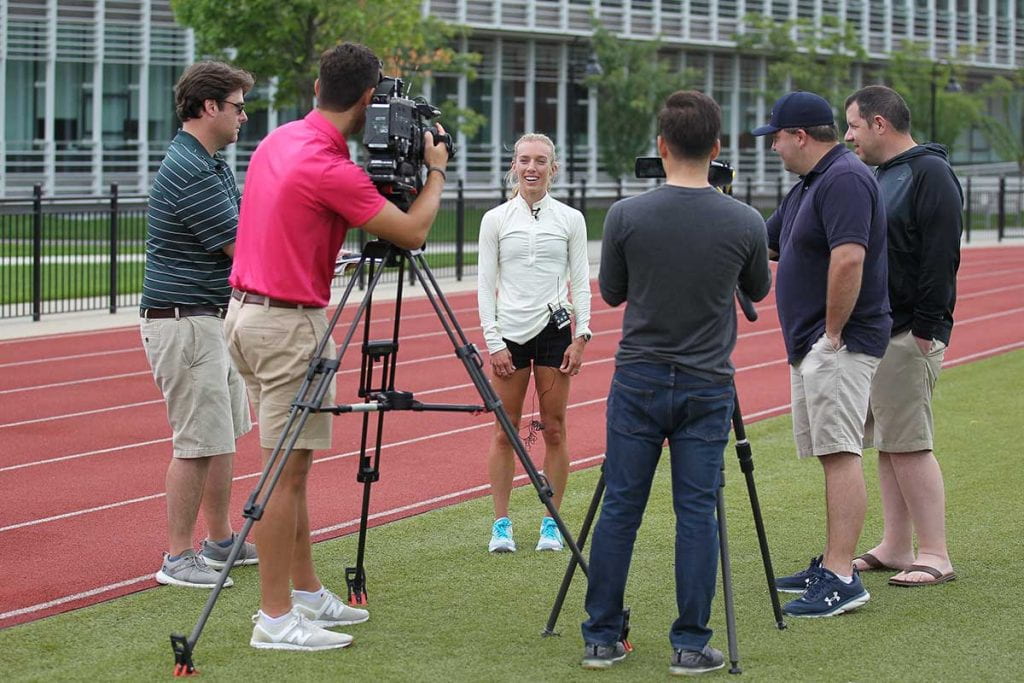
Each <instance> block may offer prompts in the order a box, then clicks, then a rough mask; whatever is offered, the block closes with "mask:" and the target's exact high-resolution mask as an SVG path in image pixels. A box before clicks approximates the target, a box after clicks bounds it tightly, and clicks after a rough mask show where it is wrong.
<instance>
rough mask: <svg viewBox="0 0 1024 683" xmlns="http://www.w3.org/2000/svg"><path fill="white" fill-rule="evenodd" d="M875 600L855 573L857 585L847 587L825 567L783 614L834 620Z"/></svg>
mask: <svg viewBox="0 0 1024 683" xmlns="http://www.w3.org/2000/svg"><path fill="white" fill-rule="evenodd" d="M870 599H871V594H870V593H868V592H867V590H866V589H865V588H864V584H863V583H861V581H860V574H859V573H858V572H857V570H856V569H854V570H853V581H852V582H851V583H843V582H842V581H841V580H840V579H839V577H838V576H836V575H835V574H833V573H832V572H830V571H829V570H828V569H825V568H824V567H821V568H820V569H819V570H818V574H817V575H816V576H815V577H814V578H812V579H811V582H810V583H809V584H808V585H807V590H806V591H804V594H803V595H801V596H800V597H799V598H797V599H796V600H793V601H791V602H787V603H786V605H785V606H784V607H783V608H782V611H783V613H785V614H788V615H789V616H791V617H834V616H836V615H839V614H842V613H843V612H849V611H850V610H854V609H857V608H858V607H860V606H861V605H863V604H864V603H865V602H867V601H868V600H870Z"/></svg>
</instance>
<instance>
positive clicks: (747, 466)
mask: <svg viewBox="0 0 1024 683" xmlns="http://www.w3.org/2000/svg"><path fill="white" fill-rule="evenodd" d="M736 298H737V299H738V300H739V303H740V308H742V309H743V314H744V316H745V317H746V318H747V320H749V321H751V322H753V321H755V320H757V311H756V310H755V309H754V305H753V304H752V303H751V301H750V299H749V298H748V297H747V296H746V295H745V294H744V293H743V292H742V291H740V290H739V289H737V290H736ZM733 388H734V389H735V383H734V384H733ZM734 396H735V401H734V403H733V412H732V428H733V435H734V436H735V437H736V446H735V447H736V457H737V458H738V459H739V463H740V471H741V472H743V476H744V478H745V479H746V482H747V495H748V496H749V497H750V508H751V511H752V512H753V514H754V527H755V529H756V530H757V541H758V545H759V546H760V548H761V560H762V562H763V564H764V576H765V579H766V580H767V582H768V595H769V597H770V599H771V603H772V613H773V614H774V616H775V625H776V627H778V629H779V630H782V629H784V628H786V623H785V622H784V621H783V619H782V607H781V606H780V604H779V592H778V589H776V587H775V572H774V571H773V569H772V558H771V554H770V553H769V551H768V537H767V535H766V534H765V529H764V520H763V518H762V517H761V505H760V503H759V502H758V499H757V487H756V486H755V484H754V460H753V451H752V450H751V448H750V442H749V441H748V440H747V432H746V429H745V428H744V426H743V415H742V413H741V412H740V399H739V394H738V393H734ZM604 489H605V481H604V465H603V464H602V465H601V476H600V477H599V478H598V480H597V486H596V487H595V489H594V496H593V497H592V498H591V500H590V507H589V508H588V509H587V514H586V516H585V517H584V519H583V526H582V527H581V528H580V535H579V546H580V548H582V547H583V545H584V544H585V543H586V541H587V536H588V535H589V534H590V527H591V525H592V524H593V522H594V517H595V516H596V515H597V510H598V507H599V506H600V505H601V498H602V497H604ZM715 512H716V517H717V518H718V538H719V543H718V545H719V553H720V556H721V566H722V598H723V600H724V601H725V629H726V635H727V637H728V641H729V661H730V664H731V667H730V669H729V673H734V674H738V673H742V672H743V670H742V669H741V668H740V666H739V659H740V656H739V646H738V644H737V640H736V612H735V609H734V606H733V589H732V563H731V562H730V559H729V534H728V529H727V526H726V522H725V461H724V459H723V461H722V478H721V483H720V484H719V486H718V500H717V501H716V504H715ZM577 563H578V560H577V557H576V555H575V554H574V555H573V556H572V557H571V558H569V566H568V567H566V569H565V576H564V577H563V578H562V585H561V586H560V587H559V589H558V595H557V596H556V597H555V604H554V605H553V606H552V607H551V614H550V615H549V616H548V622H547V624H546V625H545V627H544V630H543V631H542V632H541V635H542V636H555V635H559V634H558V633H557V632H556V631H555V624H556V623H557V622H558V615H559V613H560V612H561V611H562V605H563V604H564V603H565V597H566V595H567V594H568V592H569V586H570V584H571V583H572V579H573V576H574V575H575V573H576V567H577ZM629 616H630V614H629V608H628V607H627V608H626V609H624V610H623V617H624V619H623V628H622V633H621V634H620V636H619V639H620V641H621V642H622V643H623V645H624V646H625V647H626V649H627V651H628V650H630V649H632V646H631V645H630V644H629Z"/></svg>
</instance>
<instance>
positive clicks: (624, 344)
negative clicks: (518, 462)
mask: <svg viewBox="0 0 1024 683" xmlns="http://www.w3.org/2000/svg"><path fill="white" fill-rule="evenodd" d="M721 120H722V114H721V109H720V108H719V106H718V104H716V103H715V101H714V100H712V99H711V98H710V97H708V96H706V95H703V94H701V93H699V92H689V91H682V92H677V93H675V94H673V95H671V96H670V97H669V98H668V100H667V101H666V103H665V106H664V108H663V109H662V110H661V112H660V114H659V115H658V131H659V135H658V153H659V155H660V156H661V158H662V161H663V162H664V165H665V175H666V184H665V185H663V186H661V187H658V188H656V189H654V190H651V191H650V192H646V193H644V194H642V195H640V196H638V197H633V198H630V199H626V200H623V201H621V202H618V203H616V204H615V205H614V206H612V208H611V210H610V211H609V212H608V217H607V218H606V220H605V226H604V244H603V248H602V253H601V272H600V277H599V283H600V287H601V296H602V298H604V300H605V301H606V302H608V303H609V304H610V305H612V306H618V305H619V304H621V303H623V302H627V304H628V305H627V306H626V313H625V317H624V320H623V326H622V327H623V329H622V340H621V342H620V343H619V350H618V353H617V354H616V356H615V366H616V367H615V375H614V377H613V379H612V386H611V390H610V392H609V394H608V412H607V444H606V454H605V463H604V476H605V483H606V485H607V488H606V491H605V495H604V502H603V505H602V508H601V515H600V517H599V518H598V521H597V525H596V527H595V529H594V539H593V543H592V545H591V548H590V569H589V573H588V580H589V581H588V586H587V597H586V610H587V614H588V615H589V617H590V618H589V619H587V621H585V622H584V623H583V640H584V642H585V648H584V656H583V661H582V665H583V667H584V668H594V669H597V668H607V667H609V666H611V665H612V664H614V663H615V662H617V661H620V660H621V659H623V658H624V657H625V656H626V649H625V646H624V644H623V643H622V642H621V641H622V626H623V612H622V601H623V593H624V591H625V585H626V576H627V574H628V571H629V563H630V558H631V556H632V553H633V541H634V539H635V538H636V532H637V529H638V528H639V526H640V522H641V519H642V517H643V512H644V508H645V507H646V505H647V498H648V495H649V493H650V488H651V481H652V480H653V478H654V471H655V469H656V467H657V464H658V459H659V457H660V456H661V450H662V445H663V444H664V442H665V440H666V439H668V442H669V450H670V454H671V455H670V457H671V459H672V497H673V504H674V507H675V510H676V515H677V527H676V528H677V534H676V561H675V578H676V600H677V604H678V606H679V615H678V618H677V619H676V620H675V621H674V622H673V624H672V626H671V628H670V630H669V640H670V641H671V643H672V648H673V653H672V657H671V663H670V666H669V670H670V671H671V672H672V673H677V674H690V673H701V672H703V671H710V670H713V669H718V668H721V667H722V666H723V663H724V658H723V657H722V653H721V652H719V651H718V650H716V649H715V648H713V647H711V646H710V645H709V644H708V643H709V641H710V640H711V629H709V628H708V619H709V618H710V616H711V599H712V598H713V597H714V592H715V574H716V571H717V567H718V561H717V556H718V527H717V523H716V520H715V501H716V495H717V489H718V486H719V478H720V470H721V466H722V455H723V452H724V451H725V446H726V443H727V441H728V439H729V429H730V426H731V424H732V413H733V406H734V403H735V389H734V387H733V384H732V377H733V374H734V370H733V366H732V363H731V361H730V360H729V355H730V354H731V353H732V349H733V347H734V346H735V344H736V304H735V302H734V299H733V296H734V293H735V290H736V286H737V284H738V285H739V286H740V288H741V289H742V290H743V291H744V292H745V293H746V294H747V295H749V296H750V298H751V299H753V300H755V301H760V300H761V299H763V298H764V297H765V296H767V294H768V291H769V290H770V289H771V273H770V271H769V270H768V243H767V235H766V232H765V226H764V220H762V218H761V216H760V214H758V213H757V212H756V211H754V210H753V209H752V208H750V207H748V206H745V205H743V204H741V203H740V202H738V201H736V200H734V199H733V198H731V197H728V196H726V195H724V194H722V193H720V192H718V191H717V190H715V189H714V188H713V187H711V185H710V184H709V182H708V167H709V164H710V163H711V160H712V159H714V158H715V157H716V156H717V155H718V152H719V150H720V143H719V139H718V136H719V131H720V129H721Z"/></svg>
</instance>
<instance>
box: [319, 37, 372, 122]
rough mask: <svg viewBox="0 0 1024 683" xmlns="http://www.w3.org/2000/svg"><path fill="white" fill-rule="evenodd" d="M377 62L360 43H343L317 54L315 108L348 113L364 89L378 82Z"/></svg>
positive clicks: (370, 52)
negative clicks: (318, 68)
mask: <svg viewBox="0 0 1024 683" xmlns="http://www.w3.org/2000/svg"><path fill="white" fill-rule="evenodd" d="M380 68H381V65H380V60H379V59H377V55H375V54H373V51H372V50H370V48H368V47H366V46H365V45H360V44H359V43H342V44H341V45H336V46H334V47H332V48H331V49H329V50H325V51H324V53H323V54H322V55H320V92H319V95H318V96H317V106H318V107H320V108H321V109H326V110H327V111H347V110H348V109H350V108H351V107H352V105H354V104H355V103H356V102H358V101H359V98H360V97H362V95H363V93H364V92H366V89H367V88H372V87H373V86H375V85H377V83H378V82H379V81H380V73H381V72H380Z"/></svg>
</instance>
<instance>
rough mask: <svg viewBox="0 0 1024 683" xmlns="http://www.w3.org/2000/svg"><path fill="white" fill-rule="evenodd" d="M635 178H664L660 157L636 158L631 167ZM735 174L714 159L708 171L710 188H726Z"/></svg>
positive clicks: (727, 165) (730, 167)
mask: <svg viewBox="0 0 1024 683" xmlns="http://www.w3.org/2000/svg"><path fill="white" fill-rule="evenodd" d="M633 170H634V172H635V173H636V177H637V178H664V177H665V166H664V164H662V163H661V157H637V158H636V162H635V164H634V167H633ZM734 177H735V173H734V172H733V168H732V166H730V165H729V164H727V163H725V162H724V161H719V160H718V159H715V160H713V161H712V162H711V168H709V169H708V182H709V183H711V186H712V187H719V188H727V187H729V186H731V185H732V181H733V178H734Z"/></svg>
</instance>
